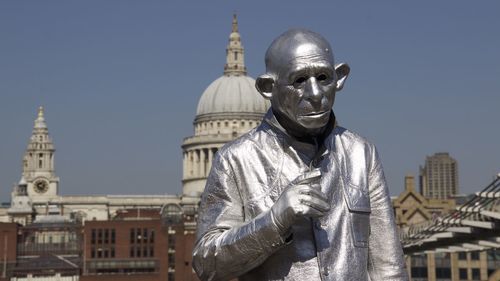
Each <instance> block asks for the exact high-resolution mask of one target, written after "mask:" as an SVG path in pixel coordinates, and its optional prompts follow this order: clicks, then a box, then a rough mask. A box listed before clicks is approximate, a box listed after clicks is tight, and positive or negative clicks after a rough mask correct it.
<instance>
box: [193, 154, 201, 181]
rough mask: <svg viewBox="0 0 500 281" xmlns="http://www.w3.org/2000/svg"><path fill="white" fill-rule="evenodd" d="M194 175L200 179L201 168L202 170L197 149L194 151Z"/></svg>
mask: <svg viewBox="0 0 500 281" xmlns="http://www.w3.org/2000/svg"><path fill="white" fill-rule="evenodd" d="M193 154H194V155H193V156H194V159H193V175H194V177H195V178H196V177H198V174H199V168H200V154H199V152H198V150H197V149H195V150H193Z"/></svg>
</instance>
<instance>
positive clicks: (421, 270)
mask: <svg viewBox="0 0 500 281" xmlns="http://www.w3.org/2000/svg"><path fill="white" fill-rule="evenodd" d="M411 277H412V278H427V267H412V268H411Z"/></svg>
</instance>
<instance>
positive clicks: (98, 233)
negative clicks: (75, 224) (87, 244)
mask: <svg viewBox="0 0 500 281" xmlns="http://www.w3.org/2000/svg"><path fill="white" fill-rule="evenodd" d="M97 243H98V244H102V229H98V230H97Z"/></svg>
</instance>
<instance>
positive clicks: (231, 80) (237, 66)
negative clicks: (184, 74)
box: [194, 15, 270, 123]
mask: <svg viewBox="0 0 500 281" xmlns="http://www.w3.org/2000/svg"><path fill="white" fill-rule="evenodd" d="M269 106H270V103H269V101H267V100H265V99H264V98H263V97H262V96H261V95H260V94H259V92H257V90H256V89H255V80H254V79H253V78H251V77H249V76H247V70H246V67H245V58H244V49H243V45H242V44H241V40H240V33H239V32H238V21H237V19H236V15H234V16H233V28H232V32H231V34H230V36H229V44H228V45H227V49H226V65H225V66H224V75H223V76H221V77H219V78H218V79H217V80H215V81H214V82H212V84H210V86H208V88H207V89H206V90H205V92H203V95H201V98H200V101H199V102H198V108H197V110H196V118H195V120H194V121H195V123H196V122H200V121H212V120H223V119H224V120H227V119H249V120H260V119H262V116H263V115H264V114H265V113H266V111H267V109H268V108H269Z"/></svg>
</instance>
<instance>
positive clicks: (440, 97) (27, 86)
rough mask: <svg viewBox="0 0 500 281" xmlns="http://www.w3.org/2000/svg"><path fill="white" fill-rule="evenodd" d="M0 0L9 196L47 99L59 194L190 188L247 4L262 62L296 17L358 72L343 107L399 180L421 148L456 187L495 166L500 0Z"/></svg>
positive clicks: (259, 67) (253, 56)
mask: <svg viewBox="0 0 500 281" xmlns="http://www.w3.org/2000/svg"><path fill="white" fill-rule="evenodd" d="M360 2H361V1H308V2H307V1H198V2H194V1H100V0H99V1H56V0H53V1H1V2H0V42H1V43H0V136H1V141H0V201H9V199H10V191H11V187H12V183H13V182H16V181H18V180H19V178H20V175H21V160H22V156H23V153H24V150H25V148H26V145H27V143H28V139H29V137H30V135H31V129H32V126H33V120H34V118H35V116H36V110H37V107H38V106H39V105H43V106H44V107H45V108H46V119H47V122H48V126H49V131H50V134H51V136H52V138H53V140H54V143H55V146H56V149H57V152H56V169H57V174H58V175H59V177H60V178H61V182H60V193H61V194H67V195H69V194H160V193H180V192H181V169H182V164H181V148H180V145H181V143H182V139H183V138H184V137H186V136H190V135H192V133H193V129H192V121H193V118H194V114H195V110H196V106H197V102H198V99H199V97H200V95H201V94H202V93H203V91H204V89H205V88H206V87H207V86H208V85H209V84H210V83H211V82H212V81H213V80H215V79H216V78H217V77H219V76H220V75H222V71H223V65H224V63H225V47H226V44H227V40H228V36H229V32H230V30H231V17H232V13H233V12H234V11H237V13H238V17H239V23H240V32H241V35H242V40H243V44H244V46H245V51H246V54H245V55H246V57H245V59H246V65H247V68H248V71H249V74H250V75H251V76H253V77H256V76H257V75H259V74H261V73H262V72H263V71H264V61H263V57H264V52H265V50H266V48H267V46H268V45H269V43H270V42H271V41H272V39H273V38H274V37H276V36H277V35H279V34H280V33H281V32H283V31H285V30H286V29H288V28H291V27H305V28H309V29H311V30H314V31H317V32H319V33H321V34H323V35H324V36H325V37H326V38H327V39H329V40H330V41H331V43H332V45H333V49H334V52H335V54H336V58H337V61H344V62H348V63H349V64H350V65H351V70H352V72H351V76H350V77H349V80H348V81H347V84H346V86H345V88H344V90H343V91H342V92H340V93H339V95H338V97H337V100H336V103H335V106H334V110H335V112H336V115H337V117H338V119H339V121H340V124H342V125H343V126H345V127H347V128H349V129H352V130H354V131H356V132H358V133H360V134H361V135H363V136H365V137H367V138H368V139H370V140H371V141H372V142H374V143H375V144H376V145H377V147H378V148H379V151H380V154H381V156H382V162H383V164H384V167H385V172H386V177H387V179H388V181H389V184H390V188H391V193H392V194H393V195H394V194H398V193H399V192H400V191H401V190H402V186H403V177H404V175H405V174H406V173H408V172H411V173H413V174H417V173H418V165H421V164H423V162H424V160H425V156H426V155H431V154H433V153H435V152H440V151H447V152H450V153H451V155H452V156H453V157H455V158H456V159H457V160H458V161H459V173H460V188H461V191H463V192H464V193H470V192H473V191H477V190H479V189H481V188H483V187H484V186H485V185H486V184H487V183H489V181H490V180H491V179H492V177H493V176H494V175H495V174H496V173H498V172H500V146H499V140H500V126H499V121H500V113H499V105H500V97H499V95H500V55H499V52H500V36H499V34H500V33H499V30H500V17H499V16H498V15H499V12H500V5H499V2H498V1H404V2H405V3H403V2H402V1H364V3H360Z"/></svg>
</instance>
